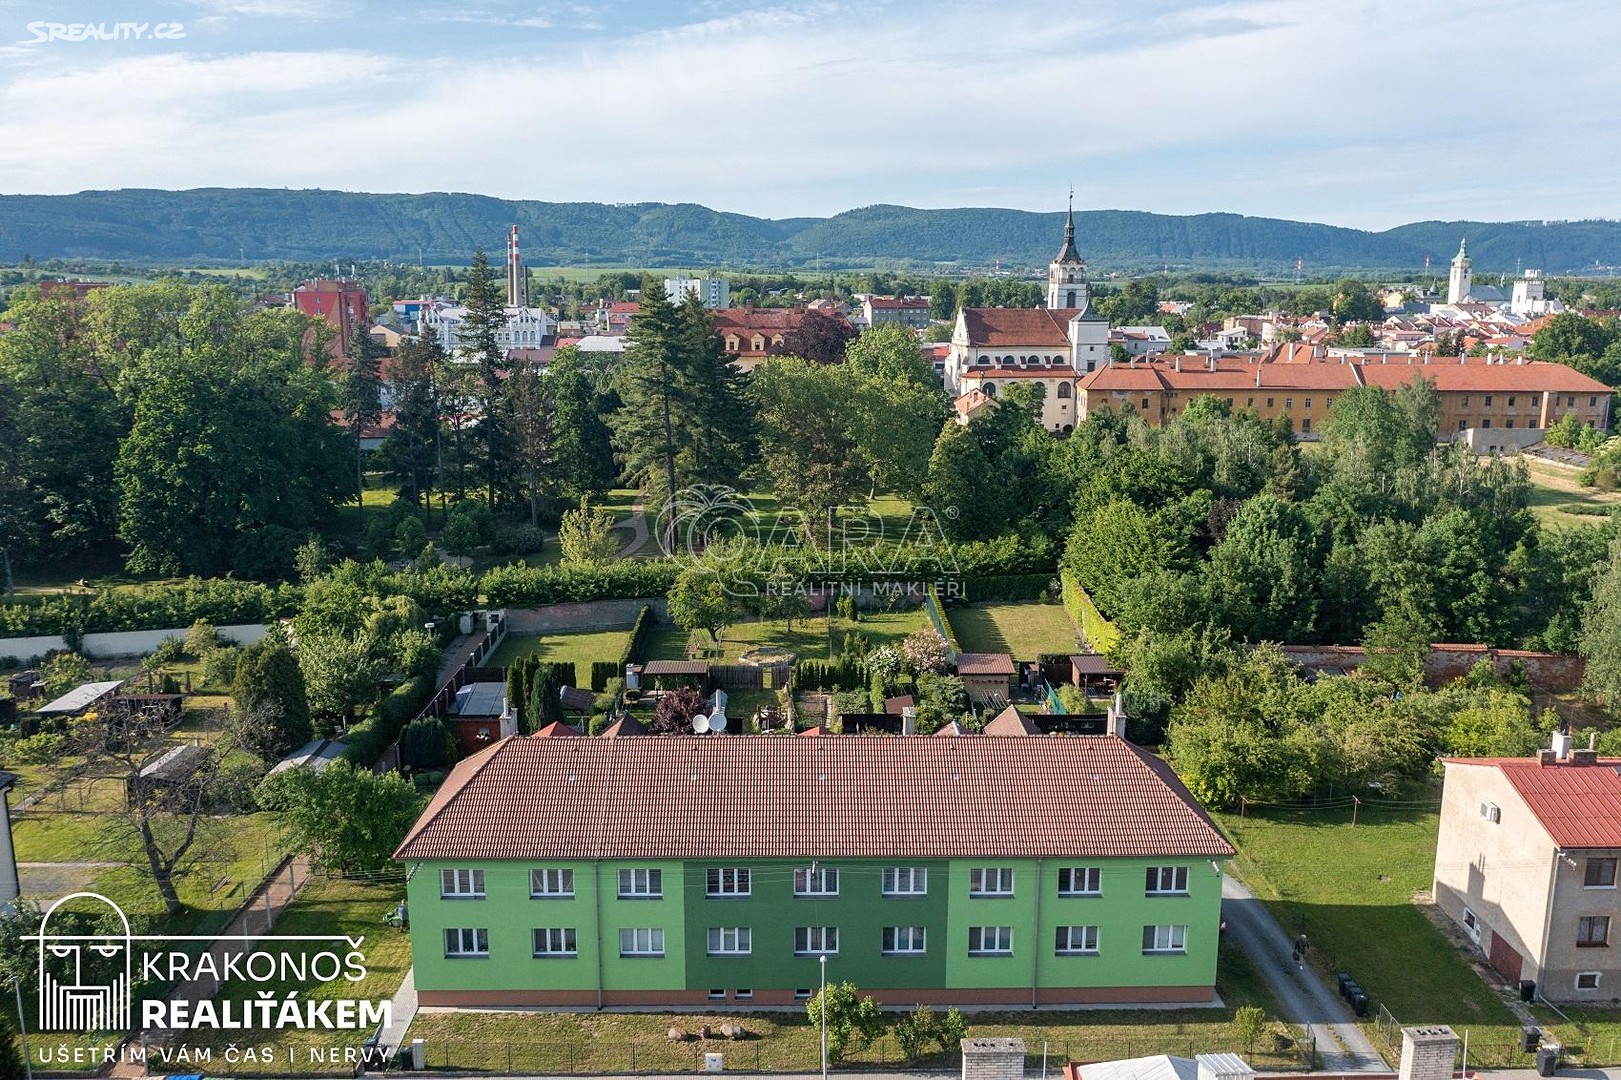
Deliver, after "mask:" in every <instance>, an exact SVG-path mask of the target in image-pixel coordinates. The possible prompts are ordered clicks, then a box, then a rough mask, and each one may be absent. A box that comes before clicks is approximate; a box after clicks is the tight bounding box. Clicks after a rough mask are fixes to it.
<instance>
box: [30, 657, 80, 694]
mask: <svg viewBox="0 0 1621 1080" xmlns="http://www.w3.org/2000/svg"><path fill="white" fill-rule="evenodd" d="M41 671H42V673H43V675H44V681H45V693H46V695H47V696H48V697H53V698H54V697H59V696H61V695H62V694H65V693H67V692H68V691H69V690H72V689H73V688H74V687H75V686H78V685H79V684H80V683H83V682H88V681H89V679H90V661H88V660H86V659H85V658H84V657H82V656H80V655H79V654H78V653H76V652H59V653H56V654H55V655H53V656H51V657H50V658H49V659H48V660H46V661H45V666H44V667H43V668H42V669H41Z"/></svg>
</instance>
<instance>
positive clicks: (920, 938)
mask: <svg viewBox="0 0 1621 1080" xmlns="http://www.w3.org/2000/svg"><path fill="white" fill-rule="evenodd" d="M927 948H928V930H927V928H925V927H922V926H886V927H884V946H883V951H884V955H885V956H922V955H923V954H924V952H925V951H926V950H927Z"/></svg>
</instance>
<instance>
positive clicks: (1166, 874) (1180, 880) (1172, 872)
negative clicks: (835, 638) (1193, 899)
mask: <svg viewBox="0 0 1621 1080" xmlns="http://www.w3.org/2000/svg"><path fill="white" fill-rule="evenodd" d="M1148 873H1149V874H1153V875H1154V876H1155V881H1154V883H1153V884H1152V885H1150V884H1148V880H1147V877H1146V875H1145V876H1144V879H1143V895H1144V896H1186V895H1188V868H1187V867H1185V866H1150V867H1149V868H1148ZM1167 882H1169V885H1170V887H1169V888H1167V887H1166V885H1167Z"/></svg>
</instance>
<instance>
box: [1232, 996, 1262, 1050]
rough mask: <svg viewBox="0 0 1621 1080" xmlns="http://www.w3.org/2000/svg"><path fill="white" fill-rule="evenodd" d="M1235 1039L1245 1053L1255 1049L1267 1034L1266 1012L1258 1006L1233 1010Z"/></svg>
mask: <svg viewBox="0 0 1621 1080" xmlns="http://www.w3.org/2000/svg"><path fill="white" fill-rule="evenodd" d="M1232 1025H1233V1038H1234V1039H1236V1040H1237V1041H1238V1044H1239V1045H1240V1046H1242V1047H1243V1048H1244V1049H1245V1051H1246V1052H1247V1051H1252V1050H1254V1049H1255V1044H1256V1043H1257V1042H1260V1040H1261V1036H1262V1035H1264V1034H1265V1033H1266V1012H1265V1011H1264V1010H1263V1009H1261V1007H1260V1006H1258V1005H1240V1006H1239V1007H1238V1008H1237V1009H1234V1010H1233V1019H1232Z"/></svg>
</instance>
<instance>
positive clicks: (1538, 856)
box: [1435, 735, 1621, 1002]
mask: <svg viewBox="0 0 1621 1080" xmlns="http://www.w3.org/2000/svg"><path fill="white" fill-rule="evenodd" d="M1445 765H1446V786H1445V789H1444V792H1443V795H1442V802H1441V830H1440V836H1439V838H1438V840H1437V842H1436V849H1435V902H1436V904H1438V905H1439V906H1440V908H1441V910H1442V911H1444V912H1445V913H1446V914H1447V915H1448V917H1450V918H1451V919H1452V920H1453V921H1454V922H1456V923H1457V924H1458V926H1459V927H1461V928H1462V930H1463V932H1464V933H1465V934H1467V935H1468V937H1469V939H1470V940H1471V941H1472V942H1474V943H1475V945H1476V946H1477V947H1478V948H1479V950H1480V954H1481V955H1482V957H1483V958H1485V959H1486V960H1487V962H1488V963H1490V964H1491V966H1492V967H1493V968H1495V969H1496V970H1497V972H1498V974H1500V975H1502V976H1503V978H1504V979H1506V980H1508V981H1509V982H1511V983H1513V982H1516V981H1518V980H1522V979H1525V980H1531V981H1534V982H1536V984H1537V987H1538V992H1539V993H1540V994H1541V995H1542V996H1543V997H1545V998H1548V999H1549V1000H1552V1001H1595V1002H1596V1001H1610V1000H1612V999H1614V998H1615V997H1616V995H1617V993H1618V992H1621V991H1618V989H1617V988H1618V987H1621V960H1617V958H1616V948H1615V946H1616V945H1617V944H1621V937H1618V934H1617V931H1618V930H1621V891H1618V890H1617V877H1616V868H1617V863H1618V860H1621V772H1618V769H1621V760H1618V759H1610V758H1606V759H1600V758H1599V756H1598V755H1597V753H1595V752H1594V751H1592V750H1573V749H1572V748H1571V745H1570V737H1569V736H1568V735H1555V736H1554V738H1553V748H1552V749H1550V750H1544V751H1542V752H1541V753H1540V754H1539V755H1538V756H1537V757H1534V758H1456V759H1451V760H1448V761H1447V762H1446V763H1445Z"/></svg>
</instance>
